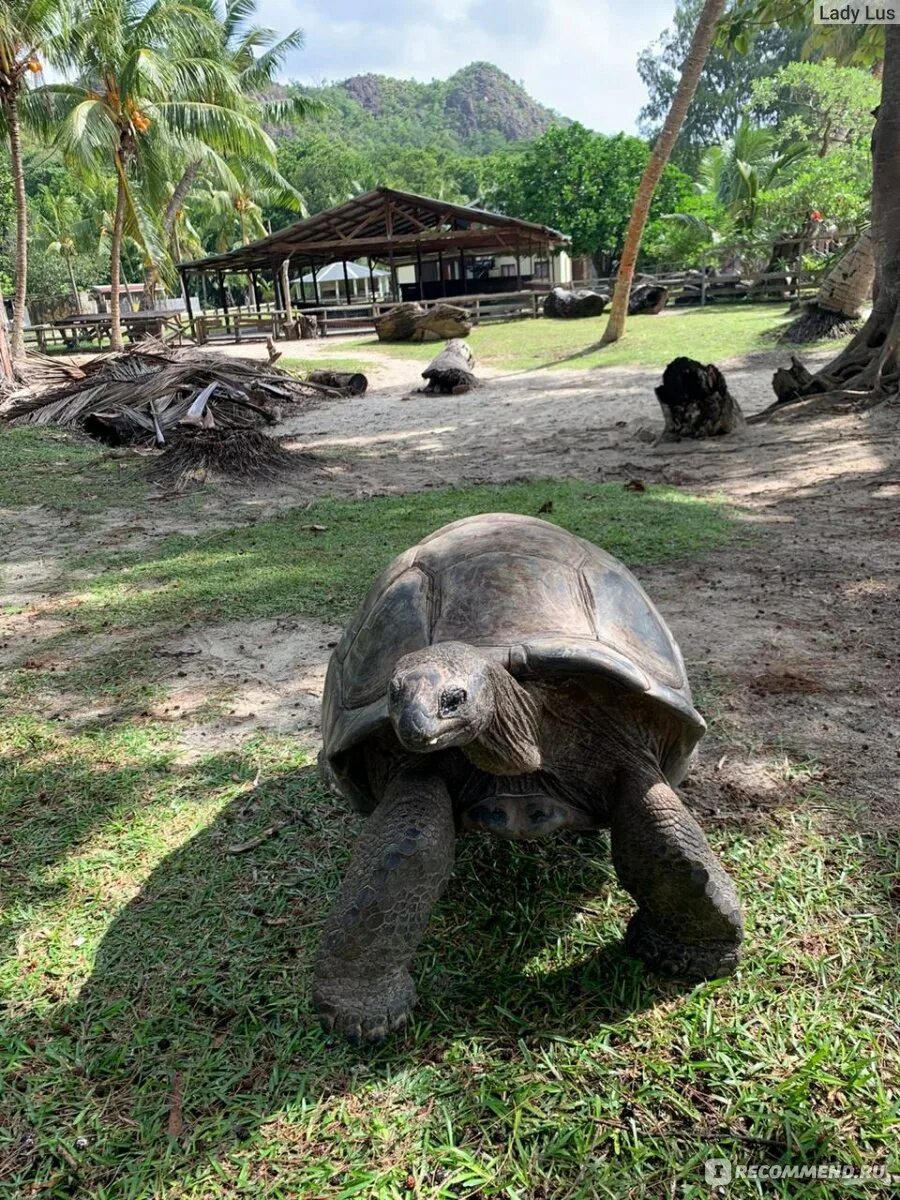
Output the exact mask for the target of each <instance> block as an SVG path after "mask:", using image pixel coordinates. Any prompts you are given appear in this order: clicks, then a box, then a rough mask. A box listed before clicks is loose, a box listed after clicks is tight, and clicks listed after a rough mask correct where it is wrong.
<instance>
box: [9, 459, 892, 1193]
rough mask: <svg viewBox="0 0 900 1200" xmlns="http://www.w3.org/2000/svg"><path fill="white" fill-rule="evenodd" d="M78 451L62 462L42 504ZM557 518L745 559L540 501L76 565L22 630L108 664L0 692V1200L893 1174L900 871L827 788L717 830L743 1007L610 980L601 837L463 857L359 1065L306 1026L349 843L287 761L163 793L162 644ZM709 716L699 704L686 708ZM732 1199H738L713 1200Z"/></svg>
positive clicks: (207, 763)
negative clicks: (486, 519)
mask: <svg viewBox="0 0 900 1200" xmlns="http://www.w3.org/2000/svg"><path fill="white" fill-rule="evenodd" d="M16 444H18V443H16V442H13V443H11V442H9V441H6V440H5V439H4V440H3V441H0V446H5V449H6V451H7V453H8V452H9V448H10V446H14V445H16ZM21 444H22V445H24V446H26V447H30V446H31V442H30V440H29V439H25V440H24V441H23V442H22V443H21ZM84 449H85V448H84V447H77V446H66V447H65V452H66V453H67V454H68V453H69V451H72V452H74V457H73V458H72V460H71V461H70V462H69V464H68V466H67V467H66V466H64V467H59V468H55V471H57V472H58V473H59V478H57V479H56V481H55V484H54V488H63V487H64V486H65V487H66V488H69V487H70V485H69V484H68V483H66V482H65V479H64V478H63V477H64V476H66V473H67V472H71V473H73V474H74V475H75V476H76V477H77V476H78V474H79V472H81V471H82V469H83V461H84V460H83V459H82V458H81V457H79V455H80V453H81V452H82V451H83V450H84ZM52 452H53V451H52V450H51V451H50V453H52ZM36 453H37V451H36ZM52 461H55V460H52ZM37 462H38V465H41V464H43V463H46V462H47V459H46V458H44V459H40V458H38V460H37ZM113 462H115V460H113ZM13 467H14V469H17V468H16V467H15V463H14V464H13ZM114 482H116V481H115V479H114ZM65 494H69V493H68V492H66V493H65ZM550 500H552V502H553V510H552V513H550V514H547V515H548V517H549V519H551V520H555V521H559V522H560V523H561V524H563V525H565V526H567V527H568V528H571V529H573V530H575V531H576V532H578V533H582V534H584V535H585V536H588V537H591V538H593V539H595V540H598V541H600V542H602V543H603V544H604V545H605V546H607V547H608V548H609V549H611V550H613V551H614V552H615V553H617V554H619V555H620V556H622V557H623V558H624V559H625V560H626V561H627V562H629V563H630V564H632V565H635V566H638V567H639V566H640V565H641V564H642V563H649V562H654V561H663V560H666V559H670V558H682V557H687V556H696V555H698V554H701V553H702V552H703V551H705V550H709V549H711V548H713V547H715V546H719V545H723V544H725V543H727V541H728V539H729V538H731V537H733V536H734V533H735V530H736V529H737V528H739V527H738V526H736V524H735V522H734V520H733V516H734V514H733V512H731V511H730V510H729V509H728V508H726V507H725V506H723V505H717V504H714V503H710V502H709V501H706V500H701V499H699V498H697V497H692V496H690V495H688V494H686V493H682V492H679V491H677V490H675V489H663V488H659V489H657V488H651V489H649V490H648V491H647V492H646V493H643V494H641V493H637V494H636V493H632V492H627V491H625V490H624V489H623V488H622V487H620V486H618V485H602V486H595V487H590V486H589V485H586V484H580V483H573V482H558V481H544V482H538V483H532V484H527V485H525V484H516V485H510V486H506V487H498V488H471V489H466V490H456V491H427V492H424V493H421V494H419V495H417V496H415V497H381V498H375V499H370V500H366V501H357V502H337V501H323V502H321V503H319V504H317V505H315V506H313V507H312V508H309V509H303V510H300V509H297V510H292V511H289V512H287V513H285V514H284V515H282V516H280V517H278V518H275V519H272V520H267V521H260V522H258V523H257V524H256V525H254V526H247V527H244V528H239V529H235V530H228V531H223V532H219V533H214V534H206V535H201V536H196V537H177V538H170V539H166V540H164V541H162V542H160V543H158V544H157V545H156V546H151V547H148V548H145V549H144V550H143V551H142V552H141V553H122V554H103V555H94V556H91V557H82V558H81V559H80V560H79V561H78V562H77V563H70V564H69V566H71V567H73V568H75V569H77V575H75V576H74V577H73V579H72V581H70V582H69V583H67V584H66V585H64V586H63V587H62V588H61V590H60V591H59V593H58V594H57V595H56V596H55V597H51V598H50V599H49V600H44V601H43V602H42V604H41V611H42V612H43V613H45V614H48V615H50V616H53V617H55V618H57V619H60V620H63V621H64V622H65V629H64V632H63V633H62V634H61V635H58V636H55V637H54V638H53V639H50V640H49V641H48V642H46V643H43V644H39V645H38V646H34V645H32V644H31V643H29V646H28V647H27V653H28V654H29V655H31V656H35V657H36V659H37V660H39V659H40V657H41V655H42V654H43V653H44V652H45V651H46V650H47V648H48V647H50V648H51V649H54V651H59V652H60V653H61V654H62V656H63V657H65V653H66V648H67V647H68V648H69V649H72V648H77V649H80V650H82V651H84V649H85V646H86V645H88V644H89V643H88V642H87V638H88V637H89V636H90V637H94V636H96V635H97V634H98V633H110V634H115V635H116V637H117V638H118V639H119V642H118V643H117V644H116V645H114V646H108V645H105V643H104V642H103V639H100V640H99V641H98V643H97V644H98V646H99V647H100V648H99V649H98V650H97V651H96V652H94V653H93V654H88V655H87V656H86V657H85V656H83V657H81V658H80V659H77V660H76V662H75V665H74V666H72V667H70V668H69V669H68V670H64V671H53V670H52V669H51V668H49V667H47V668H45V669H40V666H39V664H38V667H37V668H36V669H27V670H20V671H19V672H18V674H17V675H15V676H14V677H13V679H12V680H11V681H10V690H9V691H8V692H7V694H6V697H5V699H4V698H3V697H0V888H2V894H3V908H2V914H0V997H2V1003H0V1195H4V1196H5V1195H9V1196H10V1197H11V1198H13V1197H14V1198H15V1200H19V1198H20V1197H21V1198H22V1200H26V1198H28V1200H31V1198H33V1197H40V1198H41V1200H44V1198H46V1200H239V1198H240V1200H245V1198H246V1200H250V1198H252V1200H257V1198H259V1197H263V1196H264V1197H266V1200H296V1198H297V1197H303V1198H306V1197H309V1198H310V1200H318V1198H319V1197H323V1198H324V1197H329V1198H334V1200H350V1198H351V1197H359V1198H363V1200H409V1198H411V1197H423V1198H424V1197H428V1198H434V1200H462V1198H466V1200H494V1198H495V1197H496V1198H500V1197H503V1198H504V1200H551V1198H552V1200H595V1198H597V1197H609V1198H610V1200H619V1198H620V1197H621V1198H631V1197H635V1198H637V1197H647V1200H656V1198H657V1197H668V1196H674V1195H677V1196H679V1197H688V1198H696V1200H700V1198H701V1197H702V1198H704V1200H705V1198H707V1197H709V1196H710V1194H711V1191H710V1188H709V1187H708V1185H706V1184H705V1183H704V1182H703V1166H702V1164H703V1162H704V1160H706V1159H708V1158H712V1157H727V1158H730V1159H732V1160H733V1161H735V1162H737V1163H746V1162H751V1163H762V1164H764V1165H769V1164H773V1163H774V1164H780V1163H790V1164H792V1165H797V1164H816V1163H822V1162H824V1163H832V1162H833V1163H841V1164H847V1165H848V1166H853V1165H860V1164H863V1165H866V1166H869V1167H871V1166H880V1165H884V1164H888V1165H890V1166H892V1167H893V1169H894V1170H900V1162H898V1160H897V1151H896V1147H897V1134H898V1128H900V1112H898V1104H900V1101H898V1091H897V1084H898V1080H897V1064H898V1062H900V1045H898V1027H897V1021H896V1012H897V1002H898V996H897V994H896V993H897V951H896V946H897V913H896V901H897V889H896V878H897V874H896V873H897V870H898V867H900V852H898V847H897V845H896V842H895V841H891V840H890V839H888V838H883V839H878V838H862V837H856V836H851V835H845V834H837V833H834V832H831V831H830V822H829V821H828V820H826V819H823V817H822V809H823V802H824V801H823V796H822V794H821V791H820V790H819V788H818V786H813V785H810V786H809V789H808V791H807V794H806V795H805V796H804V797H802V798H801V801H800V812H798V813H792V812H789V811H784V812H780V813H776V814H774V815H773V816H772V818H771V823H770V824H768V825H765V824H763V823H762V822H760V824H759V825H757V826H755V827H754V828H752V829H746V828H742V827H741V826H739V825H733V824H729V823H727V821H726V822H720V823H718V824H714V825H713V826H712V828H711V840H712V841H713V844H714V846H715V848H716V849H717V850H718V851H719V852H720V853H721V854H722V856H723V858H724V860H725V862H726V864H727V866H728V868H729V869H730V870H731V871H732V872H733V873H734V875H735V876H736V878H737V880H738V883H739V886H740V889H741V892H742V894H743V897H744V900H745V903H746V907H747V915H748V941H747V955H746V959H745V962H744V964H743V965H742V967H741V969H740V972H739V974H738V975H737V977H735V978H733V979H730V980H726V981H720V982H716V983H710V984H705V985H702V986H699V987H696V988H693V989H685V988H681V987H679V986H678V985H675V984H671V983H666V982H663V981H661V980H659V979H656V978H654V977H651V976H647V975H646V974H645V973H644V972H643V970H642V969H641V967H640V966H639V965H638V964H637V963H635V962H633V961H632V960H630V959H629V958H627V957H626V956H625V954H624V952H623V949H622V945H621V936H622V931H623V928H624V924H625V921H626V920H627V917H628V915H629V912H630V911H631V903H630V901H629V900H628V898H627V897H626V896H625V895H624V893H623V892H622V891H621V889H620V888H619V887H618V885H617V883H616V880H615V876H614V873H613V871H612V867H611V864H610V861H609V855H608V848H607V840H606V838H605V836H602V835H601V836H590V837H589V836H584V837H568V838H560V839H557V840H551V841H548V842H545V843H540V844H537V845H533V846H511V845H508V844H506V843H502V842H497V841H491V840H487V839H480V838H477V837H471V838H468V839H464V840H463V841H461V843H460V847H459V854H458V862H457V868H456V872H455V876H454V879H453V882H452V884H451V886H450V889H449V891H448V893H447V895H446V897H445V898H444V899H443V901H442V902H441V904H440V905H439V907H438V910H437V912H436V914H435V919H434V922H433V924H432V926H431V928H430V930H429V933H428V936H427V939H426V941H425V943H424V945H423V947H422V949H421V952H420V954H419V957H418V960H417V964H416V969H415V973H416V977H417V980H418V982H419V991H420V1004H419V1008H418V1010H417V1015H416V1020H415V1024H414V1026H413V1028H412V1030H411V1031H410V1032H409V1034H408V1035H406V1036H405V1037H404V1038H403V1039H402V1040H400V1041H398V1042H394V1043H391V1044H389V1045H387V1046H385V1047H384V1048H381V1049H379V1050H375V1051H362V1050H359V1049H354V1048H353V1047H351V1046H348V1045H347V1044H345V1043H343V1042H341V1041H340V1040H337V1039H334V1038H331V1037H329V1036H326V1035H325V1034H324V1033H323V1032H322V1031H321V1029H320V1028H319V1026H318V1025H317V1023H316V1021H315V1019H314V1017H313V1015H312V1013H311V1009H310V1002H309V976H310V966H311V960H312V954H313V952H314V947H315V945H316V942H317V938H318V931H319V928H320V923H321V920H322V917H323V915H324V912H325V911H326V909H327V906H328V904H329V902H330V900H331V898H332V897H333V896H334V894H335V890H336V888H337V886H338V882H339V879H340V875H341V872H342V870H343V868H344V866H345V863H346V859H347V855H348V853H349V849H350V846H351V844H352V841H353V838H354V836H355V832H356V828H357V824H356V819H355V818H353V817H352V816H350V815H349V814H348V813H347V812H346V810H345V806H344V805H343V804H341V803H340V802H339V801H337V800H336V799H335V798H333V797H331V796H330V795H329V794H327V793H325V792H324V791H323V789H322V787H321V785H320V783H319V781H318V778H317V776H316V773H315V770H314V768H313V766H312V762H313V753H314V747H312V746H308V745H304V744H302V743H301V742H299V741H298V739H296V738H294V737H288V736H284V737H275V736H268V737H263V736H259V735H257V736H255V737H250V738H248V739H247V740H245V741H244V742H243V743H242V744H241V745H240V747H239V748H238V749H235V750H233V751H229V752H219V753H214V754H208V755H206V756H205V757H203V758H200V759H199V760H193V761H187V760H186V759H185V758H184V757H183V756H181V755H180V754H179V750H180V745H179V742H178V738H177V733H176V728H177V727H176V726H174V725H171V724H160V723H158V722H157V721H156V720H154V719H152V718H151V717H149V716H148V715H147V714H146V711H144V712H143V713H142V711H141V707H142V705H143V701H141V699H140V697H141V695H142V694H143V695H146V694H147V693H148V692H149V691H150V690H152V688H153V687H154V686H155V681H156V678H157V676H156V674H155V672H156V671H157V670H158V665H159V663H158V659H157V658H156V657H155V652H156V650H157V649H158V647H159V645H160V644H161V642H162V643H164V641H165V637H166V636H167V632H168V631H169V630H171V629H179V630H182V629H184V628H185V627H187V628H193V627H196V626H197V625H198V624H201V623H205V622H210V621H218V620H225V619H232V618H235V617H252V616H260V615H286V616H287V615H291V614H306V615H309V616H314V617H318V618H320V619H323V620H329V621H336V620H340V619H343V617H344V616H345V615H346V614H347V612H348V611H349V610H350V609H351V608H352V606H353V605H354V604H355V603H356V601H357V599H358V598H359V596H360V594H361V593H362V591H363V589H364V588H365V587H366V585H367V584H368V582H369V580H370V579H371V578H372V576H373V574H374V573H375V572H376V571H377V569H378V568H379V567H380V566H381V565H382V564H383V563H384V562H385V561H386V560H387V559H388V558H390V556H391V555H392V554H394V553H395V552H396V551H397V550H399V549H401V548H403V547H405V546H406V545H408V544H410V543H411V542H413V541H415V540H416V539H417V538H418V537H420V536H421V535H422V534H423V533H424V532H426V531H427V530H430V529H432V528H434V527H435V526H436V525H438V524H440V523H441V522H443V521H447V520H451V519H453V518H454V517H458V516H463V515H466V514H467V513H471V512H478V511H484V510H485V509H491V508H500V509H507V510H512V511H521V512H528V513H536V512H537V511H538V510H539V509H540V508H541V507H542V506H543V505H544V504H545V502H547V501H550ZM310 525H324V526H325V527H326V528H325V531H324V532H320V533H316V532H313V531H312V530H311V529H309V528H306V527H307V526H310ZM51 657H52V654H51ZM52 687H63V688H65V689H77V690H79V691H82V692H87V693H89V694H90V695H91V696H92V697H95V698H97V699H99V698H101V697H112V698H113V699H114V700H116V701H119V702H120V703H121V702H122V701H123V699H124V700H129V701H134V703H133V705H131V706H130V707H129V705H128V704H124V705H122V706H121V707H120V708H119V709H118V710H117V711H114V712H113V713H112V714H111V715H108V716H106V717H104V718H103V720H101V721H98V722H94V723H93V724H91V723H87V724H82V725H81V726H80V727H79V725H78V723H77V722H74V721H72V720H71V718H70V716H69V714H68V713H67V712H65V711H62V712H60V713H58V714H57V715H56V717H55V718H54V719H48V717H47V716H46V714H47V713H48V712H51V711H53V710H52V708H48V707H47V704H46V693H47V691H48V690H49V689H50V688H52ZM704 689H705V694H706V693H708V696H709V697H710V698H713V697H714V693H715V688H714V681H713V680H709V681H707V683H706V684H704ZM143 706H144V707H145V705H143ZM783 772H784V777H785V781H786V784H787V780H788V776H790V777H791V779H792V780H793V781H794V787H796V779H797V777H798V776H802V775H804V772H805V773H806V775H808V773H809V772H808V768H807V767H805V766H804V764H797V763H792V762H790V760H788V759H785V762H784V766H783ZM283 821H288V822H289V823H288V825H287V826H285V827H283V828H280V829H279V832H278V833H277V835H276V836H273V837H269V838H266V839H264V840H262V841H261V842H260V843H259V844H258V845H256V846H254V847H251V848H250V849H248V850H246V851H245V852H240V853H231V852H229V851H230V850H234V848H235V847H237V846H240V845H241V844H243V843H246V842H247V841H250V840H252V839H253V838H254V836H255V835H258V834H260V833H262V832H263V831H264V830H266V829H270V828H272V827H275V826H279V825H280V823H281V822H283ZM727 1194H728V1196H729V1197H735V1198H738V1200H742V1198H743V1197H752V1196H758V1195H760V1194H762V1193H761V1190H760V1188H759V1187H757V1185H754V1184H751V1183H749V1182H743V1181H737V1182H735V1183H734V1184H733V1185H732V1186H731V1187H730V1188H729V1189H728V1193H727ZM765 1194H767V1195H774V1196H782V1197H786V1198H787V1197H793V1196H797V1195H803V1196H808V1197H813V1198H818V1197H822V1198H824V1197H826V1196H835V1197H837V1196H841V1197H843V1196H866V1195H870V1194H873V1192H872V1190H871V1189H870V1188H869V1186H868V1185H866V1184H853V1183H848V1182H846V1181H842V1182H841V1183H840V1184H839V1185H837V1186H835V1185H830V1184H828V1183H818V1184H816V1183H814V1184H796V1183H794V1184H792V1183H790V1182H787V1183H781V1184H770V1185H768V1186H767V1187H766V1189H765ZM874 1194H878V1191H877V1190H876V1191H875V1192H874ZM881 1194H883V1195H885V1196H887V1195H889V1194H891V1193H890V1191H889V1190H882V1192H881Z"/></svg>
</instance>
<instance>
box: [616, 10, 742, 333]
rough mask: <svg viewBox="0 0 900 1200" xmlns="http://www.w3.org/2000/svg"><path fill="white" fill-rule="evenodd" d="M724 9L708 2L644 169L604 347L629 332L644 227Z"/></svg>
mask: <svg viewBox="0 0 900 1200" xmlns="http://www.w3.org/2000/svg"><path fill="white" fill-rule="evenodd" d="M724 10H725V0H705V2H704V5H703V8H702V9H701V12H700V17H699V19H698V21H697V28H696V29H695V30H694V36H693V38H692V39H691V46H690V49H689V50H688V53H687V58H686V59H685V60H684V66H683V67H682V68H681V79H680V80H679V83H678V87H677V88H676V90H675V95H674V97H673V98H672V106H671V108H670V109H669V112H668V115H667V116H666V120H665V124H664V125H663V127H662V131H661V132H660V135H659V137H658V138H657V139H656V143H655V144H654V146H653V149H652V151H651V152H650V158H649V160H648V162H647V166H646V167H645V168H644V174H643V176H642V178H641V182H640V184H639V185H638V190H637V195H636V196H635V198H634V207H633V208H632V210H631V220H630V221H629V222H628V231H627V233H626V234H625V244H624V246H623V249H622V257H621V258H620V260H619V271H618V275H617V276H616V291H615V295H614V296H613V303H612V308H611V310H610V314H609V321H608V323H607V326H606V330H605V331H604V334H603V337H602V339H601V344H603V345H606V344H607V343H609V342H617V341H618V340H619V338H620V337H621V336H622V334H623V333H624V332H625V318H626V317H627V315H628V299H629V296H630V294H631V281H632V279H633V278H634V268H635V265H636V264H637V257H638V251H639V250H640V248H641V238H642V237H643V235H644V227H645V226H646V224H647V217H648V216H649V214H650V205H651V204H652V202H653V195H654V193H655V191H656V187H657V184H658V183H659V180H660V177H661V176H662V173H663V171H664V170H665V168H666V164H667V163H668V161H669V158H670V156H671V154H672V149H673V147H674V145H675V142H676V140H677V139H678V135H679V133H680V132H681V127H682V125H683V124H684V118H685V117H686V116H687V111H688V109H689V108H690V104H691V101H692V100H693V98H694V93H695V92H696V90H697V84H698V83H699V81H700V73H701V72H702V70H703V65H704V63H705V62H706V57H707V55H708V54H709V48H710V46H711V45H712V40H713V37H714V35H715V32H716V25H717V24H718V22H719V18H720V17H721V16H722V13H723V12H724Z"/></svg>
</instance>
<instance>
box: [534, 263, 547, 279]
mask: <svg viewBox="0 0 900 1200" xmlns="http://www.w3.org/2000/svg"><path fill="white" fill-rule="evenodd" d="M534 277H535V279H549V278H550V259H549V258H536V259H535V260H534Z"/></svg>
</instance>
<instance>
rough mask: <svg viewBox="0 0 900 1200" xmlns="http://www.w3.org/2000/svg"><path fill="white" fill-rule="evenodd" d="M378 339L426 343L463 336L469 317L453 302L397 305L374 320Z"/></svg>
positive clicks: (470, 329) (469, 326) (468, 324)
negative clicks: (425, 306)
mask: <svg viewBox="0 0 900 1200" xmlns="http://www.w3.org/2000/svg"><path fill="white" fill-rule="evenodd" d="M373 324H374V325H375V332H376V334H377V335H378V340H379V341H380V342H427V341H433V342H437V341H441V340H442V339H443V338H459V337H466V336H467V335H468V334H469V333H471V331H472V320H471V317H470V315H469V313H468V312H467V311H466V309H464V308H460V307H459V306H458V305H455V304H435V305H434V306H433V307H432V308H430V309H424V308H423V307H422V305H421V304H414V303H413V304H398V305H397V307H396V308H389V309H388V311H387V312H386V313H382V315H381V316H380V317H376V318H375V321H374V322H373Z"/></svg>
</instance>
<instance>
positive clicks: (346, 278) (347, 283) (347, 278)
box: [341, 258, 353, 304]
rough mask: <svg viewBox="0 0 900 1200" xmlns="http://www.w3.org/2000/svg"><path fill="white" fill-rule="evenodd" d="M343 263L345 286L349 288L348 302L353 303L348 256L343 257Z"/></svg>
mask: <svg viewBox="0 0 900 1200" xmlns="http://www.w3.org/2000/svg"><path fill="white" fill-rule="evenodd" d="M341 264H342V266H343V268H344V287H345V288H346V289H347V303H348V304H352V303H353V297H352V296H351V294H350V276H349V275H348V274H347V260H346V258H342V259H341Z"/></svg>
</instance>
